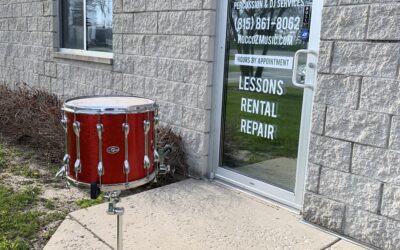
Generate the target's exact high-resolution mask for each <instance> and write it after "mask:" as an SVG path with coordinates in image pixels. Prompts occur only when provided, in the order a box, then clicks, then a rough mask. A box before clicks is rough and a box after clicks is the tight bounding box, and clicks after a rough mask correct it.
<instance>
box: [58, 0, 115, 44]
mask: <svg viewBox="0 0 400 250" xmlns="http://www.w3.org/2000/svg"><path fill="white" fill-rule="evenodd" d="M112 12H113V10H112V0H62V1H61V13H62V14H61V16H62V17H61V18H62V26H61V29H62V32H61V34H62V35H61V47H62V48H64V49H75V50H84V51H100V52H112V46H113V45H112Z"/></svg>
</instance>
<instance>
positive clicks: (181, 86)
mask: <svg viewBox="0 0 400 250" xmlns="http://www.w3.org/2000/svg"><path fill="white" fill-rule="evenodd" d="M169 88H170V91H171V92H172V93H171V95H172V96H173V99H172V100H173V102H174V103H176V104H180V105H182V106H184V107H191V108H196V107H197V97H198V92H197V91H198V86H197V85H194V84H188V83H173V84H172V85H170V86H169Z"/></svg>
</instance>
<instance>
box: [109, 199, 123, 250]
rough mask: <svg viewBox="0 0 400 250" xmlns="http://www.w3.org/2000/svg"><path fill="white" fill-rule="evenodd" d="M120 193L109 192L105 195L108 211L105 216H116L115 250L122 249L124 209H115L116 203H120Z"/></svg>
mask: <svg viewBox="0 0 400 250" xmlns="http://www.w3.org/2000/svg"><path fill="white" fill-rule="evenodd" d="M120 193H121V192H111V193H107V194H106V197H107V198H108V210H107V214H109V215H117V250H122V249H123V235H122V234H123V229H122V222H123V218H122V216H123V215H124V212H125V211H124V208H122V207H116V205H117V203H118V202H119V201H120V199H119V195H120Z"/></svg>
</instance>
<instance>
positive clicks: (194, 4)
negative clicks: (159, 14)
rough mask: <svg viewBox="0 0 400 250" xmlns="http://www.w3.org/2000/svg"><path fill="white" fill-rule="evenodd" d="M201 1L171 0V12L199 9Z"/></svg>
mask: <svg viewBox="0 0 400 250" xmlns="http://www.w3.org/2000/svg"><path fill="white" fill-rule="evenodd" d="M202 2H203V1H199V0H172V1H171V3H172V9H173V10H193V9H201V8H202V7H203V6H202Z"/></svg>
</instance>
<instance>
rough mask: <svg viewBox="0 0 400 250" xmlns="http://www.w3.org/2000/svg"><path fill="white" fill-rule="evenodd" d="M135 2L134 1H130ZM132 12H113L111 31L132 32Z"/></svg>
mask: <svg viewBox="0 0 400 250" xmlns="http://www.w3.org/2000/svg"><path fill="white" fill-rule="evenodd" d="M132 2H136V1H132ZM133 27H134V24H133V14H114V16H113V33H114V34H116V33H123V34H126V33H133Z"/></svg>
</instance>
